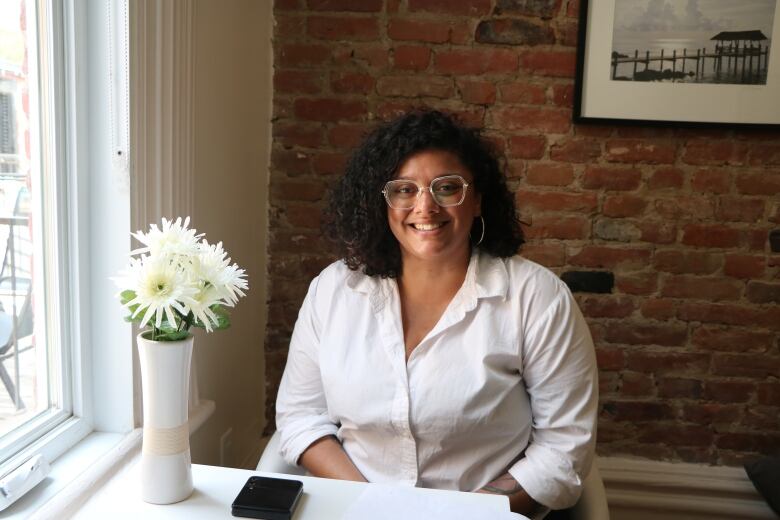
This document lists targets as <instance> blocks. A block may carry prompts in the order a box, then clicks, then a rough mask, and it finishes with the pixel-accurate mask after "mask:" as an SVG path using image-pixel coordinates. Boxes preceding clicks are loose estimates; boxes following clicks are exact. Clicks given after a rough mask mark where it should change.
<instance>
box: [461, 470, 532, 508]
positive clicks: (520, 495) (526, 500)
mask: <svg viewBox="0 0 780 520" xmlns="http://www.w3.org/2000/svg"><path fill="white" fill-rule="evenodd" d="M477 493H490V494H493V495H506V496H507V497H509V508H510V509H511V510H512V512H513V513H520V514H522V515H526V516H530V515H533V514H535V513H537V512H539V511H540V510H541V509H542V507H543V506H541V505H540V504H539V503H538V502H537V501H536V500H534V499H533V498H531V496H530V495H529V494H528V493H527V492H526V491H525V489H523V486H521V485H520V483H519V482H518V481H517V480H515V478H514V477H513V476H512V475H510V474H509V473H504V474H503V475H501V476H500V477H498V478H497V479H496V480H494V481H492V482H488V483H487V484H485V486H484V487H482V489H478V490H477Z"/></svg>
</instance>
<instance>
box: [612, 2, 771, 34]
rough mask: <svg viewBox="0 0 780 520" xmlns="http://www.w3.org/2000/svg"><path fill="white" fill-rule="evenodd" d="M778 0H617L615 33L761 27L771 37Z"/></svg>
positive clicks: (725, 29) (728, 29)
mask: <svg viewBox="0 0 780 520" xmlns="http://www.w3.org/2000/svg"><path fill="white" fill-rule="evenodd" d="M775 3H776V2H775V0H615V27H614V29H615V32H616V33H617V32H628V31H637V32H648V33H649V32H654V33H658V32H667V31H668V32H673V33H681V32H712V33H713V36H714V35H715V34H717V33H718V32H720V31H748V30H754V29H758V30H760V31H762V32H763V33H764V35H766V36H767V37H768V38H771V37H772V23H773V20H774V14H775Z"/></svg>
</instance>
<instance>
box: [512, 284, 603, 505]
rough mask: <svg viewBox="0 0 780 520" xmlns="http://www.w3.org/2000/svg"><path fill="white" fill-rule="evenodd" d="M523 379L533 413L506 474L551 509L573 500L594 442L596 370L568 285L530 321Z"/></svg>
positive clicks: (559, 289)
mask: <svg viewBox="0 0 780 520" xmlns="http://www.w3.org/2000/svg"><path fill="white" fill-rule="evenodd" d="M522 353H523V380H524V382H525V385H526V389H527V391H528V395H529V397H530V403H531V413H532V416H533V426H532V430H531V439H530V441H529V444H528V446H527V448H526V451H525V456H524V457H523V458H522V459H520V460H519V461H518V462H517V463H515V464H514V465H513V466H512V467H511V468H510V469H509V473H510V474H511V475H512V476H513V477H514V478H515V480H517V481H518V483H519V484H520V485H521V486H522V487H523V489H525V490H526V492H528V494H529V495H530V496H531V497H532V498H533V499H534V500H536V501H537V502H539V503H541V504H542V505H544V506H547V507H549V508H551V509H563V508H566V507H571V506H572V505H574V504H575V503H576V502H577V499H578V498H579V496H580V493H581V491H582V483H583V482H584V480H585V477H586V476H587V474H588V471H590V465H591V462H592V459H593V452H594V449H595V441H596V419H597V417H596V416H597V409H598V373H597V368H596V356H595V351H594V347H593V340H592V339H591V336H590V331H589V329H588V326H587V324H586V322H585V319H584V318H583V316H582V313H581V312H580V310H579V308H578V307H577V304H576V302H575V301H574V299H573V298H572V296H571V293H569V290H568V288H566V287H565V286H563V285H561V286H559V287H558V291H557V294H556V295H555V299H554V300H553V302H552V303H551V305H550V306H549V307H548V308H547V309H546V310H545V311H543V313H542V315H541V316H539V318H538V319H536V320H535V322H534V323H532V324H530V325H529V329H528V331H527V332H526V334H525V337H524V344H523V346H522Z"/></svg>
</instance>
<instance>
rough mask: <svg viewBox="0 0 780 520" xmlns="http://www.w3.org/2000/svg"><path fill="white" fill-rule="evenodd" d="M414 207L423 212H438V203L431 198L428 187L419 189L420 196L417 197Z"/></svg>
mask: <svg viewBox="0 0 780 520" xmlns="http://www.w3.org/2000/svg"><path fill="white" fill-rule="evenodd" d="M414 208H415V210H416V211H421V212H424V213H438V212H439V205H438V204H436V201H435V200H433V195H431V190H428V189H424V190H421V192H420V196H419V197H418V198H417V204H415V206H414Z"/></svg>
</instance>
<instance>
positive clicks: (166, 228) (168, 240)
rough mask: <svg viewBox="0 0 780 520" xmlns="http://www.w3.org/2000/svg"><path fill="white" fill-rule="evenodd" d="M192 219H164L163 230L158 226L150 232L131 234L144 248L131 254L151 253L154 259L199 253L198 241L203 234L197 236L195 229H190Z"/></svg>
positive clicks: (151, 228)
mask: <svg viewBox="0 0 780 520" xmlns="http://www.w3.org/2000/svg"><path fill="white" fill-rule="evenodd" d="M189 225H190V217H187V218H185V219H184V222H183V223H182V221H181V217H178V218H177V219H176V220H175V221H172V220H168V219H166V218H163V219H162V229H160V228H158V227H157V224H152V225H151V226H150V227H149V232H148V233H144V232H143V231H138V232H136V233H131V235H132V236H134V237H135V238H136V239H137V240H138V241H139V242H141V243H142V244H144V247H141V248H138V249H135V250H133V251H131V252H130V254H131V255H135V254H139V253H149V254H150V255H151V256H153V257H157V256H169V255H181V256H190V255H194V254H197V252H198V240H200V237H202V236H203V234H200V235H196V234H195V233H196V231H195V230H194V229H188V226H189Z"/></svg>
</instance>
